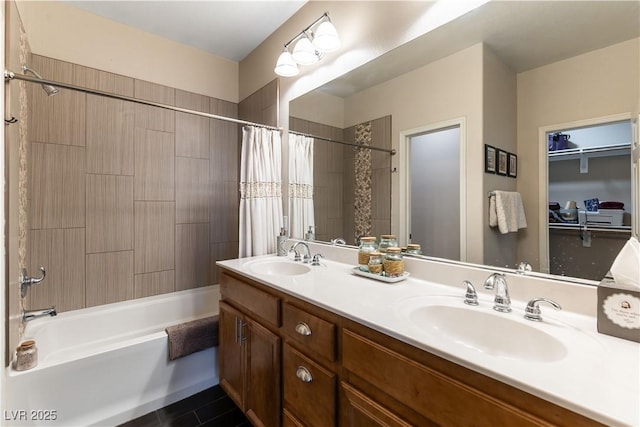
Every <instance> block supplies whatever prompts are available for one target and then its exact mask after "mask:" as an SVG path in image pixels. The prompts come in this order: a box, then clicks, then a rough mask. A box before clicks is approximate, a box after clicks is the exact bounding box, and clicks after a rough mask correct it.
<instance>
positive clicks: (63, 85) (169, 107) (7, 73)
mask: <svg viewBox="0 0 640 427" xmlns="http://www.w3.org/2000/svg"><path fill="white" fill-rule="evenodd" d="M4 79H5V80H13V79H17V80H24V81H27V82H30V83H38V84H44V85H51V86H57V87H61V88H64V89H71V90H76V91H79V92H85V93H89V94H92V95H98V96H104V97H106V98H112V99H119V100H122V101H129V102H135V103H138V104H143V105H149V106H151V107H158V108H164V109H166V110H173V111H178V112H180V113H187V114H193V115H196V116H201V117H207V118H209V119H217V120H224V121H226V122H233V123H238V124H241V125H249V126H256V127H261V128H266V129H271V130H277V131H282V128H279V127H276V126H270V125H265V124H262V123H254V122H249V121H246V120H240V119H234V118H232V117H226V116H218V115H217V114H210V113H203V112H201V111H195V110H190V109H188V108H181V107H175V106H173V105H168V104H161V103H159V102H153V101H145V100H144V99H137V98H133V97H130V96H126V95H117V94H115V93H109V92H103V91H101V90H96V89H89V88H86V87H81V86H76V85H72V84H68V83H61V82H57V81H54V80H45V79H39V78H36V77H31V76H27V75H24V74H16V73H14V72H12V71H7V70H5V71H4Z"/></svg>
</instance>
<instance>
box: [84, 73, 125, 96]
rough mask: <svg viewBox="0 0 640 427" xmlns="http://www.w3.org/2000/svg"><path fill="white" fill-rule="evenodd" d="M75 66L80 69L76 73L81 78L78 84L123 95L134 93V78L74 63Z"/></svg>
mask: <svg viewBox="0 0 640 427" xmlns="http://www.w3.org/2000/svg"><path fill="white" fill-rule="evenodd" d="M76 67H77V68H79V69H80V70H81V71H80V72H78V73H77V74H78V75H79V78H80V79H81V80H82V81H81V82H80V83H79V84H80V86H84V87H88V88H90V89H96V90H100V91H103V92H109V93H115V94H118V95H124V96H133V95H134V91H133V84H134V79H133V78H131V77H125V76H121V75H120V74H114V73H109V72H106V71H102V70H96V69H95V68H88V67H82V66H79V65H76Z"/></svg>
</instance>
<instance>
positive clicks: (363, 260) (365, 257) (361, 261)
mask: <svg viewBox="0 0 640 427" xmlns="http://www.w3.org/2000/svg"><path fill="white" fill-rule="evenodd" d="M377 249H378V247H377V245H376V238H375V237H370V236H367V237H362V238H360V247H359V248H358V268H360V270H361V271H369V257H370V255H371V253H372V252H375V251H376V250H377Z"/></svg>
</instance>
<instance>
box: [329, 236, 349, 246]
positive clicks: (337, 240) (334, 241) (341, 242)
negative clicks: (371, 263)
mask: <svg viewBox="0 0 640 427" xmlns="http://www.w3.org/2000/svg"><path fill="white" fill-rule="evenodd" d="M346 244H347V241H346V240H344V239H343V238H342V237H336V238H335V239H331V246H336V245H346Z"/></svg>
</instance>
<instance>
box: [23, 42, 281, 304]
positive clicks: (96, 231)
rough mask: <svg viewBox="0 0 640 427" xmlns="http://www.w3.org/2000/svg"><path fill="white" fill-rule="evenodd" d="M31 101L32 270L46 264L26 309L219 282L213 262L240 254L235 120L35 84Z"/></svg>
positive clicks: (107, 79) (74, 78)
mask: <svg viewBox="0 0 640 427" xmlns="http://www.w3.org/2000/svg"><path fill="white" fill-rule="evenodd" d="M27 62H31V64H32V66H33V67H34V69H37V70H38V71H39V72H41V73H42V74H43V75H45V76H47V78H50V79H52V80H58V81H62V82H68V83H71V84H75V85H79V86H85V87H89V88H93V89H98V90H102V91H106V92H113V93H117V94H122V95H126V96H134V97H137V98H141V99H145V100H149V101H153V102H159V103H164V104H169V105H177V106H181V107H184V108H189V109H194V110H198V111H204V112H209V113H214V114H220V115H225V116H230V117H237V115H238V104H235V103H232V102H228V101H224V100H219V99H214V98H209V97H206V96H203V95H199V94H194V93H190V92H185V91H181V90H177V89H173V88H169V87H165V86H162V85H158V84H153V83H149V82H145V81H142V80H137V79H133V78H130V77H126V76H121V75H117V74H113V73H108V72H105V71H101V70H95V69H90V68H87V67H83V66H79V65H76V64H70V63H67V62H64V61H59V60H55V59H51V58H46V57H42V56H39V55H31V57H30V60H29V61H27ZM271 92H274V93H276V92H275V91H273V90H271ZM262 98H263V95H260V100H261V102H262ZM267 98H268V97H267ZM27 100H28V103H29V112H30V117H29V121H28V122H29V123H30V125H29V131H30V133H29V138H30V143H29V147H28V152H29V157H28V166H27V170H28V179H27V185H28V187H27V189H28V191H27V193H28V197H29V200H28V203H26V206H27V207H28V210H27V215H28V229H27V245H26V246H27V247H28V249H29V250H28V251H27V266H28V268H29V271H30V272H33V273H34V274H36V272H37V269H38V267H39V266H40V265H44V266H45V267H46V268H47V279H46V283H45V285H44V286H40V287H37V288H35V287H34V289H33V290H32V291H33V292H30V295H29V297H28V299H27V302H26V304H27V306H28V307H35V306H42V307H48V306H51V305H56V308H57V309H58V311H59V312H62V311H67V310H73V309H78V308H84V307H87V306H93V305H99V304H106V303H110V302H115V301H122V300H126V299H131V298H141V297H145V296H150V295H156V294H160V293H166V292H173V291H175V290H179V289H187V288H192V287H196V286H202V285H208V284H213V283H217V271H216V269H215V261H217V260H219V259H225V258H233V257H236V256H237V253H238V242H237V239H238V237H237V227H238V218H237V216H238V194H237V193H238V171H239V167H238V162H239V152H240V151H239V147H240V146H239V140H238V125H237V124H234V123H229V122H224V121H221V120H214V119H208V118H202V117H197V116H192V115H188V114H186V113H175V112H173V111H169V110H165V109H161V108H159V107H150V106H144V105H138V104H133V103H130V102H126V101H120V100H113V99H110V98H105V97H100V96H97V95H85V94H83V93H80V92H74V91H72V90H66V89H64V90H61V91H60V94H58V95H56V96H55V97H46V96H45V95H44V92H43V91H42V90H41V88H39V87H38V86H37V85H27ZM275 102H276V101H273V100H272V104H275ZM261 109H263V110H265V114H267V115H269V114H271V113H269V111H270V110H269V108H268V105H264V106H262V104H261ZM25 122H27V121H26V120H25Z"/></svg>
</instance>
